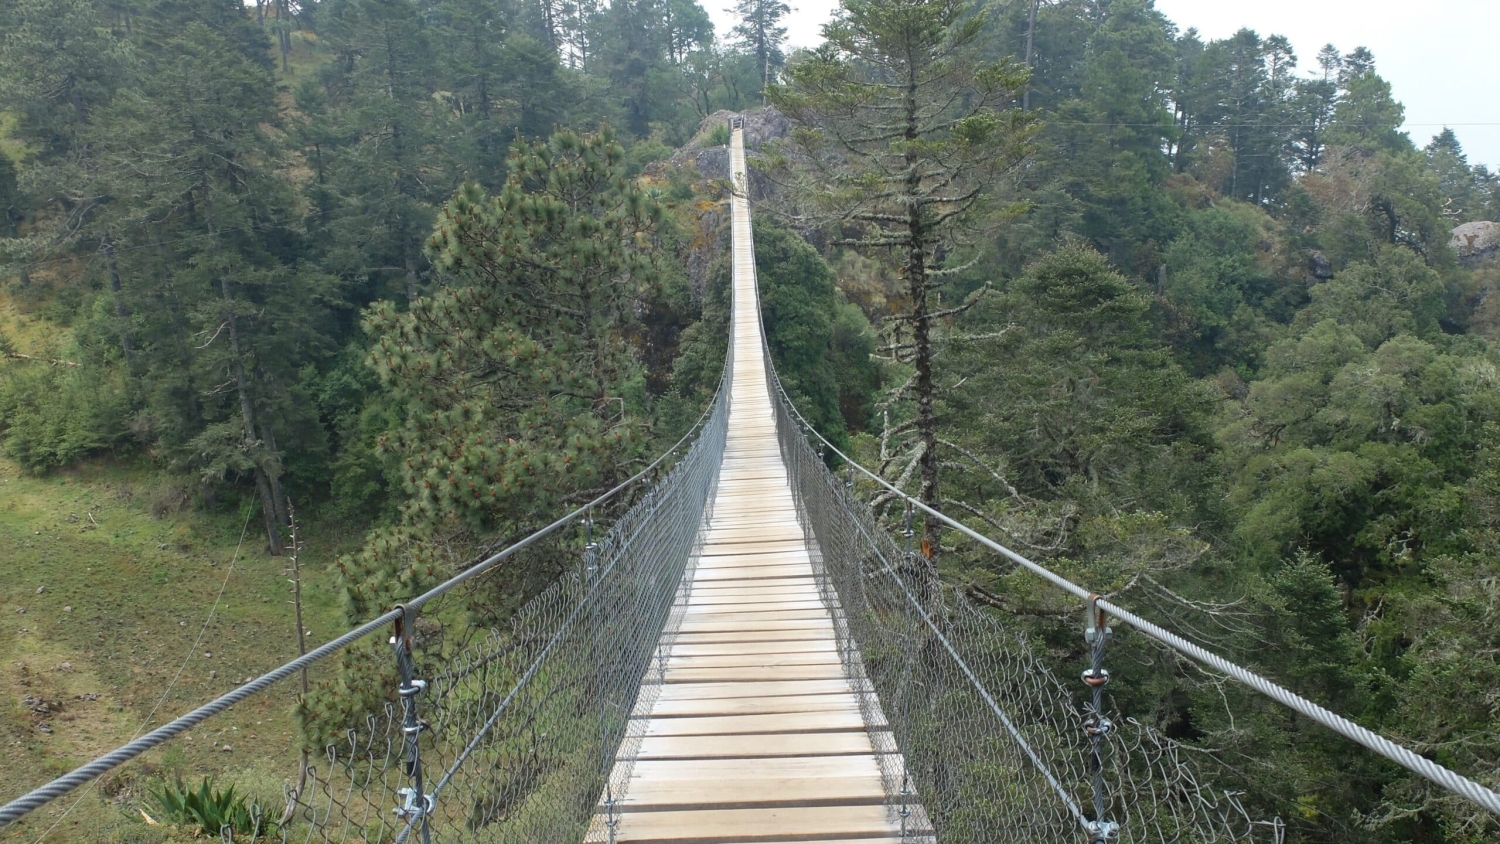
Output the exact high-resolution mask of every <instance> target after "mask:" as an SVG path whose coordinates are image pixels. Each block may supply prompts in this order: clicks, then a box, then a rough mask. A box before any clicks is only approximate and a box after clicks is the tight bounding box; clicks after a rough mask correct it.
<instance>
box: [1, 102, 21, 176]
mask: <svg viewBox="0 0 1500 844" xmlns="http://www.w3.org/2000/svg"><path fill="white" fill-rule="evenodd" d="M15 127H16V116H15V115H14V114H11V113H10V112H6V111H0V155H3V156H5V157H7V158H9V159H10V160H11V161H14V162H15V163H17V164H20V163H21V159H23V158H25V157H26V146H25V144H22V143H21V142H20V141H18V140H16V139H15V138H13V137H11V132H12V131H13V130H14V129H15Z"/></svg>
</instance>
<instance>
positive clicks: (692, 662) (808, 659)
mask: <svg viewBox="0 0 1500 844" xmlns="http://www.w3.org/2000/svg"><path fill="white" fill-rule="evenodd" d="M838 664H840V663H839V653H838V651H837V650H834V649H833V648H827V649H822V650H816V651H801V652H797V651H793V652H791V653H786V652H780V653H739V654H714V655H712V656H684V655H682V654H678V653H673V654H672V655H671V656H670V657H668V658H667V668H669V669H671V668H784V667H786V666H789V665H838Z"/></svg>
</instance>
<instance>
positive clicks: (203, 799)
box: [152, 777, 270, 835]
mask: <svg viewBox="0 0 1500 844" xmlns="http://www.w3.org/2000/svg"><path fill="white" fill-rule="evenodd" d="M152 796H153V797H154V798H155V803H156V808H157V810H158V811H159V812H160V813H161V816H162V817H161V819H162V821H163V822H165V823H170V824H176V825H178V826H188V827H194V826H196V827H198V829H199V831H200V832H202V834H204V835H219V834H220V833H221V832H222V831H223V830H224V828H225V827H228V828H229V829H231V830H233V831H234V832H244V833H249V834H251V835H258V834H262V833H265V832H268V831H269V830H268V827H269V825H270V823H269V821H266V820H265V812H264V811H263V810H262V809H261V806H260V804H259V803H253V802H247V801H246V799H245V796H244V795H242V794H235V793H234V786H232V785H231V786H230V787H228V788H226V789H224V790H223V791H218V790H216V789H214V778H213V777H205V778H204V779H203V782H201V783H199V784H198V788H197V789H196V790H192V791H189V790H188V788H187V787H186V786H184V785H183V784H182V781H181V780H178V781H176V782H175V783H168V784H166V785H163V786H162V787H161V788H160V789H158V790H156V791H155V792H153V794H152Z"/></svg>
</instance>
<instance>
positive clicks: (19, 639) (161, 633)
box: [0, 461, 351, 842]
mask: <svg viewBox="0 0 1500 844" xmlns="http://www.w3.org/2000/svg"><path fill="white" fill-rule="evenodd" d="M177 490H178V487H177V486H175V485H174V481H173V480H172V479H170V478H168V477H166V476H159V475H157V474H155V473H154V472H152V471H150V470H148V469H143V468H140V467H134V466H118V465H109V464H103V463H100V464H94V465H91V466H88V467H86V468H83V469H79V470H74V471H65V472H59V473H56V474H53V475H51V476H47V477H34V476H29V475H26V474H23V473H22V472H20V471H19V470H18V469H17V467H16V466H15V465H14V464H13V463H10V462H9V461H0V548H3V549H4V550H3V551H0V554H3V557H0V559H3V564H0V570H3V572H4V577H3V578H0V752H3V754H4V756H3V758H4V759H5V764H4V768H5V770H6V771H7V774H8V775H7V776H6V777H3V778H0V801H3V800H9V799H12V798H14V797H17V796H19V795H20V794H22V793H24V792H26V791H27V790H29V789H31V788H33V787H35V786H37V785H41V784H42V783H44V782H46V781H47V780H49V779H51V778H52V777H55V776H57V775H59V774H61V773H64V772H66V771H68V770H71V769H72V768H74V767H76V766H77V765H79V764H81V763H83V762H85V761H88V760H89V759H91V758H93V757H94V756H97V755H98V754H100V753H102V752H104V751H107V750H109V749H111V748H113V747H115V746H117V745H119V744H121V743H124V742H125V741H127V740H129V739H130V738H131V737H132V736H133V735H134V734H135V731H136V730H137V728H138V727H140V726H141V724H142V723H143V721H145V720H146V717H147V715H148V713H150V712H151V710H152V709H153V707H155V706H156V704H157V702H158V700H160V699H161V698H162V696H163V693H164V692H166V691H167V688H168V686H169V685H171V691H170V693H169V694H167V696H166V698H165V701H164V702H163V703H162V704H161V707H160V710H159V711H158V712H157V715H156V716H155V718H153V719H152V720H151V722H150V725H151V726H159V725H160V724H161V723H163V722H164V721H166V720H168V719H169V718H171V717H173V716H176V715H178V714H181V713H183V712H186V711H188V710H190V709H192V708H193V707H195V706H197V705H198V704H201V703H203V702H206V701H208V700H210V699H212V698H213V697H215V696H217V695H220V694H223V693H224V692H227V691H229V690H230V689H232V688H234V687H235V686H236V685H238V684H239V683H241V682H243V681H244V680H245V678H247V677H250V676H254V675H258V674H260V673H263V672H265V671H267V670H269V669H271V668H273V667H275V666H276V665H278V664H280V663H282V662H284V661H285V660H287V659H289V658H291V657H293V656H295V653H296V640H295V631H294V629H293V616H292V607H291V605H290V603H289V588H288V583H287V578H286V576H285V565H286V562H285V560H284V559H281V558H272V557H270V556H268V555H267V554H266V551H265V541H264V539H263V537H261V536H258V535H257V531H256V529H255V527H256V522H257V521H258V517H255V516H252V519H251V522H250V529H249V530H248V531H247V532H246V538H245V543H244V546H243V549H242V550H241V552H240V558H239V561H238V563H237V564H236V566H235V567H234V570H233V572H232V574H231V573H229V563H230V560H231V558H232V557H233V556H234V553H235V546H236V543H237V541H238V539H239V536H240V531H241V527H242V526H243V524H244V515H245V503H244V502H239V503H234V502H230V503H227V504H226V505H225V506H223V507H221V508H220V510H219V511H216V512H203V511H201V510H194V509H191V508H190V507H189V508H187V509H183V510H181V511H179V512H176V513H170V511H171V509H172V506H173V504H174V502H176V501H178V500H179V496H178V495H177ZM153 510H154V511H156V512H157V513H163V514H164V515H163V517H161V518H157V517H154V516H153V515H152V511H153ZM166 513H170V514H166ZM319 534H320V531H319V529H318V528H317V527H315V526H313V527H309V528H308V529H306V530H304V531H303V540H304V542H305V543H306V545H307V546H308V548H307V551H306V552H305V553H304V555H303V565H304V569H303V570H304V578H303V595H304V613H305V619H306V622H307V627H308V628H309V629H310V630H311V636H310V638H309V643H310V644H317V643H320V642H322V641H326V640H327V639H329V638H332V637H333V636H334V635H337V634H338V633H340V632H342V622H341V618H340V615H339V612H338V592H337V584H336V576H335V574H334V572H333V571H332V566H331V562H332V559H333V556H334V554H335V553H336V552H337V551H338V550H340V549H339V548H338V547H337V546H338V545H339V543H341V542H343V543H347V542H348V541H349V540H350V539H351V537H348V536H347V535H342V536H337V537H333V538H326V537H323V536H320V535H319ZM226 574H228V580H227V586H226V585H225V583H226ZM221 586H223V587H224V596H223V600H222V602H221V604H220V605H219V608H218V611H217V613H216V614H215V615H214V619H213V621H212V623H210V624H208V625H207V627H206V629H205V627H204V624H205V621H207V619H208V615H209V609H210V607H212V606H213V604H214V601H215V598H216V596H217V595H218V593H219V590H220V588H221ZM39 589H40V590H41V591H40V592H39V591H38V590H39ZM69 607H71V611H68V608H69ZM200 630H203V639H202V642H201V643H200V644H197V645H196V646H195V645H194V640H195V639H196V638H197V637H198V635H199V631H200ZM185 659H186V664H185V667H184V660H185ZM331 666H332V663H329V667H330V668H331ZM179 668H181V676H180V677H179V678H178V679H177V680H176V682H175V684H172V681H173V678H174V676H176V675H177V674H178V671H179ZM315 671H316V669H315ZM314 676H316V674H315V675H314ZM295 695H296V684H295V682H292V681H288V682H284V683H282V684H280V685H278V686H275V687H273V688H272V689H271V690H270V691H269V692H267V693H265V694H262V695H260V696H258V697H256V698H253V699H251V700H250V701H247V702H246V703H245V704H242V705H241V706H239V707H236V708H235V709H233V710H231V711H230V712H229V713H227V714H226V715H225V716H222V717H219V718H215V719H211V720H210V721H208V722H207V723H205V724H204V725H202V726H200V727H198V728H195V729H193V730H191V731H189V734H188V735H187V736H182V737H179V738H177V739H175V740H174V741H172V742H170V743H169V744H168V745H167V746H166V747H164V748H161V749H158V750H156V751H153V752H151V753H149V754H147V756H146V757H144V759H143V761H141V762H137V763H135V764H133V765H131V766H127V767H125V768H122V769H120V770H119V771H117V772H116V773H115V774H113V775H111V776H109V777H107V778H105V780H103V781H102V783H101V786H100V787H99V788H97V789H95V790H94V791H93V792H91V793H89V794H88V795H86V796H85V797H84V798H83V799H82V801H81V802H80V803H79V805H78V807H77V808H76V809H75V810H74V811H73V812H72V813H71V814H69V815H68V816H67V818H66V819H65V820H64V821H63V822H62V823H61V824H60V825H59V826H58V827H57V829H56V830H55V831H54V832H53V833H52V834H51V835H49V836H48V837H47V838H46V839H45V840H46V841H48V842H62V841H80V842H81V841H165V840H172V839H171V837H170V836H171V835H172V834H173V833H171V832H170V831H168V830H165V829H163V828H160V827H148V826H146V824H145V822H144V821H143V820H142V819H141V817H140V815H139V814H138V813H137V812H136V807H138V806H141V805H143V804H144V801H145V800H146V799H147V796H148V792H147V788H148V785H149V784H150V783H151V782H152V781H160V780H161V779H164V778H171V777H175V776H181V777H182V778H183V779H184V780H188V781H197V780H198V779H199V778H201V777H203V776H206V775H210V774H212V775H214V776H215V777H216V781H217V782H219V783H221V784H222V785H224V786H228V785H231V784H234V785H236V786H237V787H238V790H239V792H240V793H246V794H248V795H249V796H251V797H252V798H256V799H260V800H262V801H263V802H265V803H266V804H267V805H275V806H279V805H280V793H281V784H282V782H283V779H284V778H286V777H288V776H291V775H293V774H295V771H296V758H297V757H296V754H295V753H294V751H293V748H294V746H295V743H296V742H295V727H294V725H293V723H292V719H291V717H290V716H291V710H292V706H293V704H294V702H295ZM95 696H97V697H95ZM28 697H29V698H31V699H32V700H31V701H30V702H27V701H26V698H28ZM37 701H40V702H41V704H45V706H46V708H47V709H49V710H50V711H45V712H44V711H43V709H42V705H41V704H38V703H37ZM43 722H45V723H46V725H47V727H48V728H50V730H51V732H47V731H46V730H44V729H43V728H42V724H43ZM226 744H227V745H229V746H230V747H231V750H228V751H225V750H223V749H222V748H223V746H224V745H226ZM75 799H77V798H76V796H73V797H69V798H65V799H64V800H62V801H59V802H57V803H55V804H53V805H52V806H50V807H46V808H44V809H42V810H39V811H38V812H36V813H35V814H34V815H33V816H31V817H30V818H28V819H27V820H26V821H24V822H22V823H19V824H14V825H12V826H11V827H7V828H6V829H5V830H3V831H0V840H4V841H27V842H33V841H36V840H37V838H38V836H39V835H40V834H41V833H42V831H43V830H44V829H46V828H47V827H48V826H50V825H51V824H52V823H53V822H54V821H55V820H57V819H58V818H59V817H60V815H61V812H62V809H63V808H64V807H66V806H68V805H70V804H71V803H72V802H73V800H75Z"/></svg>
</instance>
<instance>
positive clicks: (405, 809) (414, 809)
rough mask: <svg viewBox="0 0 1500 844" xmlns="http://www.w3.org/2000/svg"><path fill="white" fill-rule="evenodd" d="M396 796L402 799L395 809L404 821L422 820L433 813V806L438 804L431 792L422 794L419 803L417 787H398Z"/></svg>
mask: <svg viewBox="0 0 1500 844" xmlns="http://www.w3.org/2000/svg"><path fill="white" fill-rule="evenodd" d="M396 796H397V797H400V798H401V801H402V802H401V805H400V806H397V807H396V808H395V809H394V810H393V811H394V812H395V813H396V817H398V818H400V819H401V820H403V821H411V822H412V823H415V822H417V821H419V820H421V819H422V818H423V817H424V816H426V815H431V814H432V810H433V808H434V807H436V805H437V801H436V800H435V799H434V798H433V796H432V795H431V794H424V795H422V800H421V802H420V803H418V802H417V790H416V789H415V788H398V789H396Z"/></svg>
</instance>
